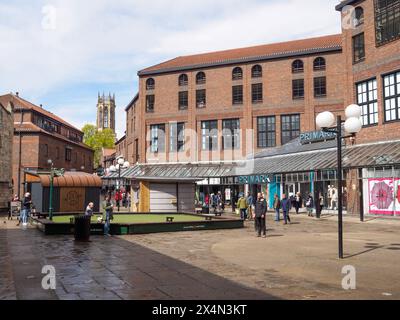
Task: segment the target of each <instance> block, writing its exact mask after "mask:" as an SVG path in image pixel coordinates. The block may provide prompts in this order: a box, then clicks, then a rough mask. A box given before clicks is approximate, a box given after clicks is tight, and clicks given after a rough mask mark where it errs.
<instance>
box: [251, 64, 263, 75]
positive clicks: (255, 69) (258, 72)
mask: <svg viewBox="0 0 400 320" xmlns="http://www.w3.org/2000/svg"><path fill="white" fill-rule="evenodd" d="M251 77H252V78H261V77H262V67H261V66H260V65H258V64H257V65H255V66H254V67H253V68H251Z"/></svg>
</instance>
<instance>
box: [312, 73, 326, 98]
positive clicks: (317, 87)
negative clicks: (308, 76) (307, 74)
mask: <svg viewBox="0 0 400 320" xmlns="http://www.w3.org/2000/svg"><path fill="white" fill-rule="evenodd" d="M314 97H315V98H321V97H326V77H318V78H314Z"/></svg>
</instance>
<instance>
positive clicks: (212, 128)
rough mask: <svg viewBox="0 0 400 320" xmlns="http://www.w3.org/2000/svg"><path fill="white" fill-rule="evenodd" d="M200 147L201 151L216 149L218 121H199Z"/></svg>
mask: <svg viewBox="0 0 400 320" xmlns="http://www.w3.org/2000/svg"><path fill="white" fill-rule="evenodd" d="M201 148H202V150H203V151H214V150H218V121H217V120H211V121H202V122H201Z"/></svg>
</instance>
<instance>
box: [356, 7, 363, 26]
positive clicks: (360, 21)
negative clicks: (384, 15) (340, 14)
mask: <svg viewBox="0 0 400 320" xmlns="http://www.w3.org/2000/svg"><path fill="white" fill-rule="evenodd" d="M354 13H355V19H354V26H356V27H358V26H361V25H362V24H363V23H364V9H363V8H361V7H357V8H356V9H355V10H354Z"/></svg>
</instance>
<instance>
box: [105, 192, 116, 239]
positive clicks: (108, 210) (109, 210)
mask: <svg viewBox="0 0 400 320" xmlns="http://www.w3.org/2000/svg"><path fill="white" fill-rule="evenodd" d="M113 210H114V205H113V204H112V202H111V197H110V196H106V198H105V200H104V201H103V220H104V221H105V223H104V235H105V236H109V235H110V225H111V220H112V219H113Z"/></svg>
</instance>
